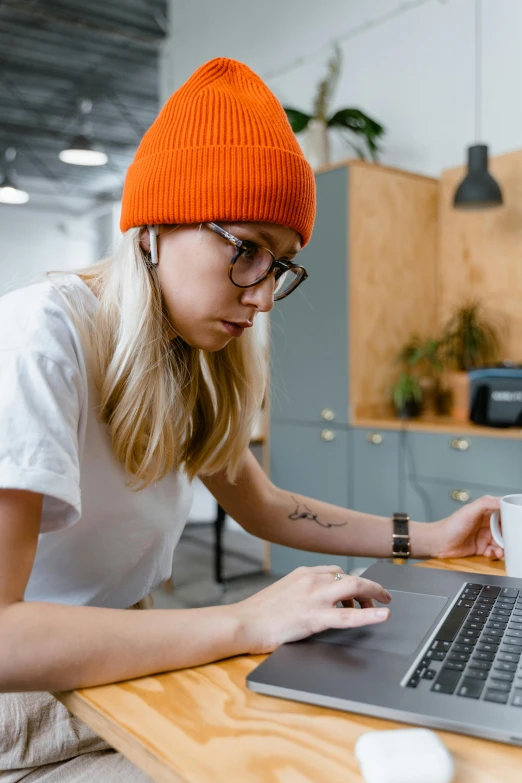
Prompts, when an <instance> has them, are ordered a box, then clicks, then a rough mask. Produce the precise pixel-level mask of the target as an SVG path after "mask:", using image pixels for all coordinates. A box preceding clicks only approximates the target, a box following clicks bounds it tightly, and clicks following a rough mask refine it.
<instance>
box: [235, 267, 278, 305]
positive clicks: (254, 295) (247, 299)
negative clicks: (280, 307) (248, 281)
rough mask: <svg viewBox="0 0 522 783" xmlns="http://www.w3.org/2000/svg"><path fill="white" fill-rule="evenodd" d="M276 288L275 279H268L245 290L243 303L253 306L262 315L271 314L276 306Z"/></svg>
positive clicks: (242, 297)
mask: <svg viewBox="0 0 522 783" xmlns="http://www.w3.org/2000/svg"><path fill="white" fill-rule="evenodd" d="M274 287H275V286H274V279H273V277H271V276H270V277H267V278H266V280H263V281H262V282H261V283H258V284H257V285H254V286H252V287H251V288H244V289H243V294H242V296H241V302H242V303H243V304H249V305H253V306H254V307H255V308H256V309H257V310H258V311H259V312H260V313H269V312H270V310H271V309H272V308H273V306H274Z"/></svg>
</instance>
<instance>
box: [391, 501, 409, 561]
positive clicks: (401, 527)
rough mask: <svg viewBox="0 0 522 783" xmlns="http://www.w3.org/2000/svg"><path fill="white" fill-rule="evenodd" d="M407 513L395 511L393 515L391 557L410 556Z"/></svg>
mask: <svg viewBox="0 0 522 783" xmlns="http://www.w3.org/2000/svg"><path fill="white" fill-rule="evenodd" d="M409 521H410V518H409V516H408V514H404V513H399V512H396V513H395V514H394V515H393V533H392V557H400V558H408V557H409V556H410V554H411V553H410V534H409V532H408V524H409Z"/></svg>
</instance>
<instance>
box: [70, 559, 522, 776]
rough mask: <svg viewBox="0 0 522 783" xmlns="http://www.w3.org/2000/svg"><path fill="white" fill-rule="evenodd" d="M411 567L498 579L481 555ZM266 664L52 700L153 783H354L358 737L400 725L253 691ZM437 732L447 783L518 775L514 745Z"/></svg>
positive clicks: (521, 765)
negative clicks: (249, 679) (255, 672)
mask: <svg viewBox="0 0 522 783" xmlns="http://www.w3.org/2000/svg"><path fill="white" fill-rule="evenodd" d="M418 566H419V567H432V568H446V569H451V570H458V571H468V572H470V573H493V574H504V573H505V571H504V563H503V561H497V562H491V561H489V560H487V559H486V558H482V557H474V558H464V559H461V560H444V561H442V560H428V561H425V562H423V563H419V564H418ZM264 658H265V656H262V655H258V656H239V657H237V658H230V659H227V660H224V661H219V662H217V663H212V664H208V665H205V666H200V667H197V668H194V669H183V670H181V671H174V672H169V673H166V674H159V675H156V676H151V677H142V678H139V679H136V680H129V681H127V682H121V683H116V684H113V685H104V686H98V687H95V688H85V689H83V690H78V691H71V692H68V693H60V694H55V696H56V697H57V698H58V699H60V701H62V702H63V704H65V706H66V707H67V708H68V709H69V710H71V711H72V712H73V713H75V714H76V715H77V716H78V717H79V718H81V719H82V720H83V721H85V723H87V724H88V725H89V726H91V727H92V728H93V729H94V730H95V731H96V732H97V733H98V734H99V735H100V736H102V737H103V738H104V739H106V740H107V742H109V743H110V744H111V745H112V746H113V747H115V748H116V749H117V750H119V751H121V753H123V754H124V755H125V756H126V757H127V758H128V759H129V760H130V761H132V762H133V763H134V764H136V766H138V767H140V768H141V769H142V770H143V771H144V772H145V773H146V774H147V775H149V776H150V777H151V778H152V779H153V780H155V781H158V783H311V782H312V781H314V782H315V781H317V782H321V783H322V781H324V782H325V783H333V781H335V783H340V781H342V782H343V783H361V781H362V776H361V774H360V771H359V767H358V764H357V761H356V759H355V756H354V753H353V749H354V745H355V742H356V740H357V739H358V737H359V736H360V735H361V734H363V733H364V732H366V731H369V730H383V729H395V728H404V727H405V726H406V724H401V723H396V722H393V721H388V720H382V719H379V718H371V717H367V716H363V715H357V714H354V713H348V712H341V711H337V710H333V709H327V708H325V707H315V706H313V705H307V704H301V703H299V702H293V701H287V700H283V699H277V698H273V697H269V696H263V695H261V694H257V693H253V692H252V691H249V690H248V689H247V687H246V684H245V678H246V676H247V675H248V673H249V672H250V671H252V669H253V668H254V667H255V666H257V665H258V664H259V663H261V661H262V660H264ZM521 719H522V716H521ZM436 733H437V734H438V735H439V737H440V738H441V739H442V741H443V742H444V744H445V745H446V747H447V748H448V750H449V751H450V752H451V753H452V755H453V758H454V760H455V765H456V776H455V779H454V783H512V782H513V783H514V782H515V781H517V780H519V779H520V778H521V776H522V748H516V747H512V746H509V745H505V744H502V743H497V742H490V741H487V740H480V739H476V738H473V737H467V736H464V735H460V734H454V733H451V732H445V731H437V732H436ZM419 783H422V781H419Z"/></svg>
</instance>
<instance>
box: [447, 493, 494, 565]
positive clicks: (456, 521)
mask: <svg viewBox="0 0 522 783" xmlns="http://www.w3.org/2000/svg"><path fill="white" fill-rule="evenodd" d="M499 508H500V501H499V498H495V497H492V496H491V495H484V496H483V497H481V498H478V499H477V500H474V501H473V503H468V504H467V505H466V506H463V507H462V508H460V509H459V510H458V511H455V513H454V514H452V515H451V516H450V517H446V519H441V520H440V521H439V522H434V523H433V531H432V532H433V539H432V540H433V556H434V557H439V558H448V557H470V556H472V555H484V557H489V558H491V559H493V560H498V559H499V558H501V557H503V556H504V550H503V549H502V548H501V547H499V546H498V544H497V543H496V542H495V540H494V538H493V536H492V535H491V529H490V527H489V518H490V516H491V514H492V513H493V511H498V509H499Z"/></svg>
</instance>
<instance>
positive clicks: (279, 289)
mask: <svg viewBox="0 0 522 783" xmlns="http://www.w3.org/2000/svg"><path fill="white" fill-rule="evenodd" d="M203 225H204V226H205V227H206V228H209V229H210V230H211V231H213V232H214V233H215V234H218V235H219V236H220V237H222V238H223V239H225V240H226V241H227V242H229V243H230V244H231V245H233V246H234V247H235V252H234V255H233V256H232V260H231V261H230V266H229V267H228V276H229V278H230V281H231V282H232V283H233V284H234V285H235V286H237V287H238V288H251V287H252V286H254V285H257V284H258V283H262V282H263V280H266V278H267V277H268V276H269V275H270V274H272V272H274V284H275V287H274V300H275V301H277V300H279V299H284V298H285V296H288V295H289V294H291V293H292V291H295V289H296V288H297V286H298V285H300V284H301V283H302V282H303V280H306V278H307V277H308V274H307V273H306V269H304V267H302V266H298V265H297V264H292V262H291V261H283V260H280V259H278V258H276V257H275V256H274V254H273V253H272V251H271V250H269V249H268V248H267V247H263V246H262V245H258V244H257V243H256V242H252V241H251V240H250V239H238V238H237V237H235V236H234V235H233V234H229V232H228V231H226V230H225V229H224V228H221V226H218V225H217V223H204V224H203Z"/></svg>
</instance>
